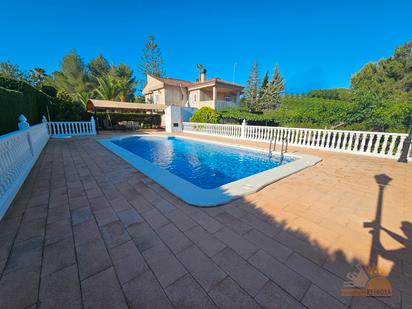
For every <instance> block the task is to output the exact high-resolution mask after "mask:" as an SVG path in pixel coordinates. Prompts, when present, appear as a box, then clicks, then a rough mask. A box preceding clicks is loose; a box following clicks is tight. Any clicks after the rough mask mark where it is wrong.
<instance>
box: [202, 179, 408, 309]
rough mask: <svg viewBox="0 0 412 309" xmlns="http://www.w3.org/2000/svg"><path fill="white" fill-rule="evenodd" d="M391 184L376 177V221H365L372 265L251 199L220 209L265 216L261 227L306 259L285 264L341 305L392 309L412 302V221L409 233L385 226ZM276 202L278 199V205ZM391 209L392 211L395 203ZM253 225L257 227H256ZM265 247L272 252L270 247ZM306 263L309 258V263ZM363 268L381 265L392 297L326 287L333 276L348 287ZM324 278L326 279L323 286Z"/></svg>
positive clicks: (405, 226)
mask: <svg viewBox="0 0 412 309" xmlns="http://www.w3.org/2000/svg"><path fill="white" fill-rule="evenodd" d="M391 180H392V179H391V178H390V177H389V176H388V175H386V174H381V175H376V176H375V181H376V183H377V185H378V188H379V193H378V196H377V203H376V210H375V217H374V218H371V219H372V220H371V221H370V222H365V223H364V228H365V233H370V234H371V236H372V241H371V245H370V249H369V251H370V253H369V261H368V263H365V260H361V259H358V258H356V257H353V255H352V258H349V257H348V255H347V254H346V252H345V251H344V250H335V251H331V250H330V249H329V248H328V247H326V246H324V245H322V244H321V243H319V242H318V241H317V240H316V239H315V238H314V237H312V235H311V233H310V230H309V232H308V231H307V229H306V231H303V230H301V229H299V228H291V227H290V226H289V224H288V221H287V220H279V219H278V218H277V216H276V214H274V211H270V213H268V212H267V211H265V209H264V207H260V206H257V205H255V203H254V202H253V201H249V200H247V199H246V198H240V199H238V200H235V201H232V202H230V203H229V204H226V205H223V206H220V207H221V208H222V211H223V210H225V211H227V212H228V213H233V210H231V209H230V208H231V207H235V208H237V209H242V210H244V211H246V212H247V213H248V215H252V216H256V217H258V218H262V219H263V222H265V223H262V226H264V225H265V224H266V223H269V224H270V226H271V227H272V228H273V229H276V230H277V232H276V235H274V236H273V237H272V238H273V239H274V240H275V241H277V242H279V243H281V244H282V245H284V246H286V247H288V248H290V249H291V250H292V251H293V253H292V255H293V254H298V255H300V256H302V257H303V258H304V259H303V260H302V261H306V262H305V263H303V264H302V265H299V264H295V263H299V262H296V261H299V260H298V259H294V258H293V257H292V256H289V257H288V258H287V260H286V261H283V262H284V263H285V264H286V265H287V267H290V268H291V269H292V270H294V271H296V272H297V273H298V274H299V275H301V276H303V277H305V278H306V279H308V280H310V281H311V282H312V284H314V285H316V286H320V287H321V288H322V289H326V292H327V293H329V294H330V295H332V296H333V297H335V298H336V299H338V300H339V301H341V302H342V303H343V304H344V305H346V306H350V307H356V308H358V307H368V306H372V307H374V308H376V307H379V306H383V305H387V306H389V307H393V308H401V307H405V308H406V307H407V304H411V303H412V302H411V301H412V297H411V295H412V294H410V287H411V286H412V243H411V242H412V223H411V222H408V221H403V222H402V223H401V230H402V232H403V234H404V235H399V234H397V233H395V232H393V231H391V230H389V229H388V228H386V227H384V226H382V214H383V207H384V192H385V189H386V188H387V186H388V185H389V184H390V182H391ZM274 198H275V196H274ZM275 203H276V202H275V201H274V204H275ZM387 206H388V207H390V205H387ZM220 207H218V208H220ZM204 211H206V212H208V213H209V214H211V215H212V216H213V215H215V214H216V213H219V210H214V209H204ZM281 211H282V210H281V209H279V212H281ZM216 218H219V215H216ZM246 221H247V220H246ZM254 227H255V228H256V226H254ZM258 230H264V227H262V229H259V228H258ZM382 233H386V234H387V235H388V236H390V237H391V238H392V239H393V240H395V241H396V242H397V243H398V244H399V245H400V246H401V248H399V249H395V250H388V249H385V248H384V246H383V245H382V241H381V234H382ZM360 234H361V232H360ZM361 236H364V235H360V237H361ZM354 245H356V244H354ZM261 249H262V250H267V248H261ZM355 251H356V249H355ZM382 259H385V260H387V261H390V262H392V263H393V266H392V267H391V269H385V270H384V271H382V269H380V262H381V261H382ZM291 260H293V262H290V261H291ZM307 260H309V262H308V261H307ZM359 266H363V267H365V269H370V268H369V267H370V266H377V269H378V270H380V271H381V274H382V275H383V276H384V277H386V278H387V279H388V280H389V282H390V283H391V286H392V290H393V294H392V296H390V297H347V296H344V297H343V296H340V295H338V294H339V291H337V288H336V283H335V284H334V283H333V282H330V286H329V287H328V286H327V284H326V283H325V282H327V281H328V280H331V278H333V277H334V278H335V279H337V278H339V279H338V280H340V282H341V284H342V289H343V288H344V285H345V282H348V281H350V278H351V276H352V274H353V273H354V272H356V271H357V268H359ZM325 273H327V274H325ZM328 276H329V277H328ZM322 277H323V279H322ZM327 278H328V279H327ZM322 280H324V281H323V282H322ZM332 281H333V280H332ZM334 285H335V286H334ZM307 293H308V292H307ZM301 301H302V300H301Z"/></svg>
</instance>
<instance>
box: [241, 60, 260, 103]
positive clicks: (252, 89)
mask: <svg viewBox="0 0 412 309" xmlns="http://www.w3.org/2000/svg"><path fill="white" fill-rule="evenodd" d="M258 94H259V67H258V64H257V63H256V61H255V62H254V63H253V64H252V67H251V69H250V73H249V78H248V80H247V81H246V87H245V95H244V100H243V102H244V104H245V106H246V108H248V109H252V110H253V109H256V108H257V100H258Z"/></svg>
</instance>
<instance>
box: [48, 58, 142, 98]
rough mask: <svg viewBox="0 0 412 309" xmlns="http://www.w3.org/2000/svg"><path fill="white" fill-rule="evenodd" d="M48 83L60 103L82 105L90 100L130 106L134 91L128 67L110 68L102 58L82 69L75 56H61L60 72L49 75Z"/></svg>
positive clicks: (83, 66) (131, 74)
mask: <svg viewBox="0 0 412 309" xmlns="http://www.w3.org/2000/svg"><path fill="white" fill-rule="evenodd" d="M48 83H50V84H52V85H53V86H54V87H55V88H57V89H58V93H59V94H61V95H60V97H61V98H63V99H64V100H71V101H80V102H82V103H83V104H86V102H87V100H88V99H90V98H93V97H96V98H99V99H104V100H115V101H116V100H120V101H123V102H126V101H128V102H131V101H133V99H134V92H135V91H136V89H135V86H136V82H135V77H134V76H133V70H132V69H130V67H129V66H128V65H126V64H123V63H122V64H119V65H111V64H110V63H109V62H108V60H107V59H106V58H104V57H103V56H102V55H99V56H97V57H96V58H95V59H92V60H91V61H90V62H89V63H88V64H87V65H86V64H85V63H84V62H83V60H82V59H81V58H80V56H79V55H78V54H77V53H76V52H70V53H69V54H67V55H66V56H64V58H63V61H62V64H61V66H60V71H56V72H53V75H52V78H50V79H49V80H48ZM62 95H63V96H62Z"/></svg>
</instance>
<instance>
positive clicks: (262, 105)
mask: <svg viewBox="0 0 412 309" xmlns="http://www.w3.org/2000/svg"><path fill="white" fill-rule="evenodd" d="M284 90H285V83H284V81H283V77H282V75H281V74H280V72H279V67H278V65H275V69H274V70H273V75H272V79H271V80H270V82H269V83H268V84H267V86H266V87H265V89H264V91H263V94H262V97H261V98H260V100H259V109H260V110H271V109H276V108H278V107H280V105H281V95H282V93H283V91H284Z"/></svg>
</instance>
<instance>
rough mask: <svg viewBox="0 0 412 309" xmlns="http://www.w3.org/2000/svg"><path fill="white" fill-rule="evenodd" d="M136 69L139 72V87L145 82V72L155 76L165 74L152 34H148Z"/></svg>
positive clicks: (160, 55)
mask: <svg viewBox="0 0 412 309" xmlns="http://www.w3.org/2000/svg"><path fill="white" fill-rule="evenodd" d="M138 71H139V73H140V74H141V79H140V80H139V86H140V87H141V88H143V87H144V85H145V83H146V75H147V74H150V75H153V76H157V77H161V76H163V75H164V74H165V69H164V67H163V58H162V54H161V52H160V48H159V45H157V43H156V41H155V37H154V36H153V35H152V34H150V35H149V38H148V41H147V42H146V44H145V48H144V50H143V55H142V57H141V63H140V65H139V68H138Z"/></svg>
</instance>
